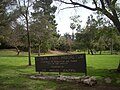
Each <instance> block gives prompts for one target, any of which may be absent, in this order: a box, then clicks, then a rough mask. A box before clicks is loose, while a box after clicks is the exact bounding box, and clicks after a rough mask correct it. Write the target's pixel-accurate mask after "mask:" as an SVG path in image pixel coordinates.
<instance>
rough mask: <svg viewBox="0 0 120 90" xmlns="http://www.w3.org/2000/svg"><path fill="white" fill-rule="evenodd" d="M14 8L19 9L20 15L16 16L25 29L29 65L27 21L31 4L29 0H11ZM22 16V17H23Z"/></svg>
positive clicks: (29, 43)
mask: <svg viewBox="0 0 120 90" xmlns="http://www.w3.org/2000/svg"><path fill="white" fill-rule="evenodd" d="M13 1H14V5H13V6H14V8H15V9H16V10H17V11H19V12H18V13H19V14H20V15H21V16H20V17H18V18H21V19H22V20H21V21H20V22H22V23H23V25H24V27H25V28H26V31H27V42H28V65H29V66H31V41H30V33H29V32H30V31H29V21H30V13H31V12H30V11H31V10H30V8H31V6H32V4H33V2H32V1H31V0H13ZM23 18H24V19H23Z"/></svg>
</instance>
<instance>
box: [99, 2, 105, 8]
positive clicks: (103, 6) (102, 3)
mask: <svg viewBox="0 0 120 90" xmlns="http://www.w3.org/2000/svg"><path fill="white" fill-rule="evenodd" d="M100 2H101V5H102V9H105V5H104V1H103V0H100Z"/></svg>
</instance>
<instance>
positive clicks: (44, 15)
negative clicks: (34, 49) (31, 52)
mask: <svg viewBox="0 0 120 90" xmlns="http://www.w3.org/2000/svg"><path fill="white" fill-rule="evenodd" d="M51 3H52V0H49V1H46V0H39V1H35V2H34V4H33V9H34V13H32V17H33V22H32V24H31V33H32V36H33V37H34V38H33V41H34V43H35V44H36V45H37V46H38V56H40V48H44V49H43V51H46V50H48V45H49V41H50V39H51V37H53V34H55V32H56V31H55V30H56V22H55V20H54V18H55V16H54V13H55V11H56V7H54V6H53V7H52V6H51ZM45 47H46V48H47V49H46V48H45ZM45 49H46V50H45Z"/></svg>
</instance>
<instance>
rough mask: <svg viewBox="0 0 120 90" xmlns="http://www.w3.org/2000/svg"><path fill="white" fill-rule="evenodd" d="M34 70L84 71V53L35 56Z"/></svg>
mask: <svg viewBox="0 0 120 90" xmlns="http://www.w3.org/2000/svg"><path fill="white" fill-rule="evenodd" d="M35 67H36V72H81V73H86V56H85V54H72V55H61V56H40V57H35Z"/></svg>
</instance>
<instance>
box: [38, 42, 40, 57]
mask: <svg viewBox="0 0 120 90" xmlns="http://www.w3.org/2000/svg"><path fill="white" fill-rule="evenodd" d="M38 56H40V44H39V45H38Z"/></svg>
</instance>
